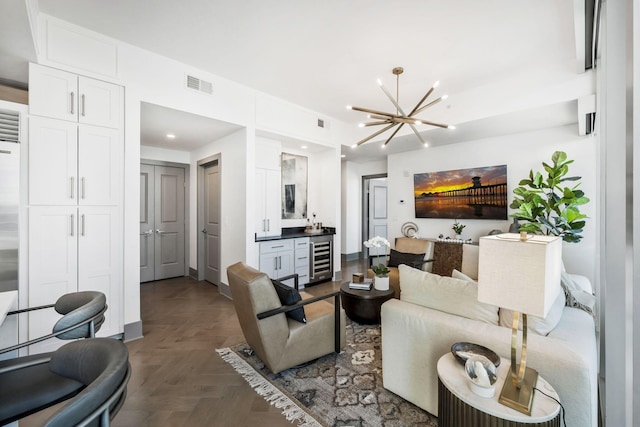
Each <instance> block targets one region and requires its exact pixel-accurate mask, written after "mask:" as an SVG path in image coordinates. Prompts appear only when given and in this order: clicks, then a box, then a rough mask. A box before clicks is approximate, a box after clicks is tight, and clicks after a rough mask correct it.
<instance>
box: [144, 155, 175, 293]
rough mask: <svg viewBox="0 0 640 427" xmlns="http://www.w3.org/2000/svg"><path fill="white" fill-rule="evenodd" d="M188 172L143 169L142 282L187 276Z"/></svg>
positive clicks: (170, 168) (164, 167)
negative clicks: (186, 192)
mask: <svg viewBox="0 0 640 427" xmlns="http://www.w3.org/2000/svg"><path fill="white" fill-rule="evenodd" d="M184 186H185V171H184V169H183V168H179V167H170V166H153V165H145V164H142V165H140V281H141V282H147V281H150V280H161V279H167V278H169V277H177V276H184V274H185V248H184V244H185V222H184V221H185V216H184V212H185V187H184Z"/></svg>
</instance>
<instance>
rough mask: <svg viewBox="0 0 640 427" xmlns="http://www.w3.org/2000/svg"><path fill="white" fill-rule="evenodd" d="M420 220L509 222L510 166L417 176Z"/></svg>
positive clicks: (417, 212) (414, 182) (414, 188)
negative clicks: (508, 189)
mask: <svg viewBox="0 0 640 427" xmlns="http://www.w3.org/2000/svg"><path fill="white" fill-rule="evenodd" d="M413 193H414V199H415V213H416V218H451V219H507V196H508V194H507V165H499V166H486V167H477V168H469V169H456V170H449V171H440V172H425V173H417V174H414V175H413Z"/></svg>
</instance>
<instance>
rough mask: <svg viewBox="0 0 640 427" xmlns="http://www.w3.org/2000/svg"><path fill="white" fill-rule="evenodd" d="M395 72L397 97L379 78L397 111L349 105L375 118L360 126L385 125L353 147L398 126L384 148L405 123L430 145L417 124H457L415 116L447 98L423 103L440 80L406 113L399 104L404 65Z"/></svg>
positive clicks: (443, 97) (439, 125)
mask: <svg viewBox="0 0 640 427" xmlns="http://www.w3.org/2000/svg"><path fill="white" fill-rule="evenodd" d="M392 72H393V74H394V75H395V76H396V97H395V98H394V97H393V96H391V94H390V93H389V91H388V90H387V89H386V88H385V87H384V85H383V84H382V81H380V80H378V85H380V89H382V92H384V94H385V95H387V98H389V100H390V101H391V103H392V104H393V105H394V106H395V107H396V113H395V114H393V113H385V112H383V111H377V110H371V109H369V108H362V107H354V106H351V105H349V106H347V108H348V109H350V110H355V111H362V112H363V113H367V114H368V116H367V117H368V118H369V119H373V121H371V122H367V123H361V124H360V125H359V126H360V127H368V126H383V125H386V126H384V127H383V128H382V129H380V130H378V131H376V132H374V133H373V134H372V135H369V136H368V137H366V138H364V139H363V140H360V141H358V142H357V143H355V144H353V145H352V148H356V147H358V146H360V145H362V144H364V143H365V142H367V141H369V140H371V139H372V138H375V137H376V136H378V135H380V134H382V133H384V132H386V131H388V130H391V129H393V128H394V127H395V128H396V129H395V130H394V131H393V133H392V134H391V136H389V138H387V140H386V141H385V142H384V144H382V148H385V147H386V146H387V144H388V143H389V141H391V139H392V138H393V137H394V136H396V134H397V133H398V131H399V130H400V129H402V126H404V125H409V126H410V127H411V130H413V132H414V133H415V134H416V136H417V137H418V139H419V140H420V142H421V143H422V144H424V146H425V147H426V146H428V144H427V142H426V141H425V140H424V138H423V137H422V135H420V132H418V129H417V127H416V126H419V125H422V124H425V125H431V126H437V127H440V128H445V129H455V126H450V125H445V124H442V123H436V122H432V121H429V120H424V119H420V118H417V117H415V116H416V114H419V113H421V112H422V111H424V110H426V109H427V108H429V107H433V106H434V105H436V104H437V103H438V102H440V101H442V100H444V99H447V95H442V96H441V97H440V98H438V99H435V100H433V101H431V102H429V103H428V104H425V105H423V104H424V103H425V102H426V101H427V98H428V97H429V96H430V95H431V94H432V93H433V91H434V90H435V88H436V87H438V83H439V82H435V83H434V84H433V86H431V88H430V89H429V90H428V91H427V93H426V94H425V95H424V96H423V97H422V99H421V100H420V102H418V103H417V104H416V106H415V107H413V110H411V112H410V113H409V114H406V113H405V112H404V111H403V110H402V108H401V107H400V104H399V97H400V96H399V90H400V74H402V73H403V72H404V69H403V68H402V67H396V68H394V69H393V70H392Z"/></svg>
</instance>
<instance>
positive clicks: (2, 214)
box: [0, 141, 20, 292]
mask: <svg viewBox="0 0 640 427" xmlns="http://www.w3.org/2000/svg"><path fill="white" fill-rule="evenodd" d="M19 183H20V144H18V143H14V142H5V141H0V292H3V291H14V290H18V243H19V235H18V214H19V210H18V207H19V195H20V192H19V187H20V186H19Z"/></svg>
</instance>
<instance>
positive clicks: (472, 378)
mask: <svg viewBox="0 0 640 427" xmlns="http://www.w3.org/2000/svg"><path fill="white" fill-rule="evenodd" d="M464 371H465V373H466V374H467V378H468V379H469V388H470V389H471V391H472V392H474V393H475V394H477V395H478V396H481V397H493V395H494V394H495V392H496V390H495V386H494V384H495V383H496V381H497V380H498V377H497V376H496V367H495V365H494V364H493V362H491V361H490V360H489V359H487V358H486V357H485V356H480V355H475V356H471V357H470V358H468V359H467V361H466V363H465V364H464Z"/></svg>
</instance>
